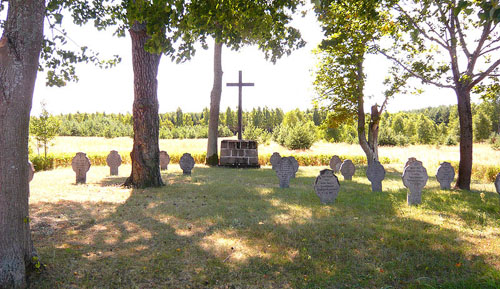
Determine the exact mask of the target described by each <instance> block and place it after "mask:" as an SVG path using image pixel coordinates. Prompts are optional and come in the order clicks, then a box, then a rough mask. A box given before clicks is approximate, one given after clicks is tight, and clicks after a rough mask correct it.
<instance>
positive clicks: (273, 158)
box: [269, 152, 281, 170]
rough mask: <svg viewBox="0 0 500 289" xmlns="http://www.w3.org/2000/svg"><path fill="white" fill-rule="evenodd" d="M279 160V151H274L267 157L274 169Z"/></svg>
mask: <svg viewBox="0 0 500 289" xmlns="http://www.w3.org/2000/svg"><path fill="white" fill-rule="evenodd" d="M280 161H281V155H280V153H278V152H274V153H273V155H272V156H271V158H270V159H269V162H270V163H271V166H272V167H273V170H276V167H277V166H278V164H279V162H280Z"/></svg>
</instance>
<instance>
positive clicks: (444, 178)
mask: <svg viewBox="0 0 500 289" xmlns="http://www.w3.org/2000/svg"><path fill="white" fill-rule="evenodd" d="M436 179H437V181H438V182H439V185H440V187H441V189H442V190H449V189H451V182H453V180H454V179H455V170H454V169H453V166H452V165H451V164H450V163H449V162H443V163H442V164H441V165H440V166H439V168H438V169H437V172H436Z"/></svg>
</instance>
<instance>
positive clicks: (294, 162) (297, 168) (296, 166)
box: [287, 156, 299, 179]
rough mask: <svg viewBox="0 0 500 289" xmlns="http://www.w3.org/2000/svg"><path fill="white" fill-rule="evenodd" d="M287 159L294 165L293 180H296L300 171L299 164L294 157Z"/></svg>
mask: <svg viewBox="0 0 500 289" xmlns="http://www.w3.org/2000/svg"><path fill="white" fill-rule="evenodd" d="M287 158H288V159H289V160H290V161H291V162H292V165H293V174H292V178H293V179H295V174H296V173H297V171H298V170H299V162H298V161H297V160H296V159H295V158H294V157H292V156H290V157H287Z"/></svg>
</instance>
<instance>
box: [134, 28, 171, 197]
mask: <svg viewBox="0 0 500 289" xmlns="http://www.w3.org/2000/svg"><path fill="white" fill-rule="evenodd" d="M129 33H130V37H131V39H132V65H133V67H134V106H133V118H134V147H133V149H132V152H131V153H130V158H131V159H132V173H131V174H130V177H128V179H127V180H126V181H125V186H132V187H136V188H146V187H159V186H163V181H162V179H161V172H160V146H159V133H160V120H159V117H158V97H157V88H158V81H157V80H156V76H157V75H158V65H159V64H160V58H161V54H151V53H149V52H147V51H146V50H144V47H145V45H146V42H147V41H148V39H149V36H148V35H147V33H146V24H145V23H137V22H136V23H134V25H132V27H131V28H130V30H129Z"/></svg>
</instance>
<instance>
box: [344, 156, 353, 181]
mask: <svg viewBox="0 0 500 289" xmlns="http://www.w3.org/2000/svg"><path fill="white" fill-rule="evenodd" d="M355 171H356V167H355V166H354V164H353V163H352V161H351V160H345V161H344V162H343V163H342V165H341V166H340V172H341V173H342V176H344V180H348V181H351V180H352V176H354V172H355Z"/></svg>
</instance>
